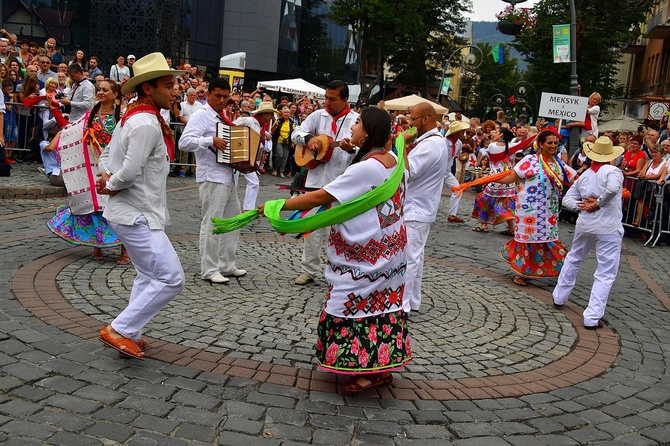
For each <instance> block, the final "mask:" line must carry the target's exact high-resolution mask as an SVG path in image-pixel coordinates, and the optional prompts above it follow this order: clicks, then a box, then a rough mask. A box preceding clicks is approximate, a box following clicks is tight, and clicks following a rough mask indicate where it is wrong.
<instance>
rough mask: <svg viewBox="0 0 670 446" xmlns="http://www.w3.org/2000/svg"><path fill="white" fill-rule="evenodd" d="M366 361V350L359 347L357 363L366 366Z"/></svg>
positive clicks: (368, 359) (367, 359)
mask: <svg viewBox="0 0 670 446" xmlns="http://www.w3.org/2000/svg"><path fill="white" fill-rule="evenodd" d="M368 361H370V358H369V357H368V352H367V351H365V349H361V352H360V353H359V355H358V364H359V365H360V366H361V367H367V366H368Z"/></svg>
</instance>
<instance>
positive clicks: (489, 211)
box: [472, 129, 520, 235]
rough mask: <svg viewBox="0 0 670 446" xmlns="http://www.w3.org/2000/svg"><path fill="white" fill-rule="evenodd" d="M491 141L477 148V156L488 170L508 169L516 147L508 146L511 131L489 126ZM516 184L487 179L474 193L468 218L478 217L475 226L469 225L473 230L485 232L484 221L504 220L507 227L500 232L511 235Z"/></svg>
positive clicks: (485, 223) (495, 171) (487, 230)
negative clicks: (488, 163)
mask: <svg viewBox="0 0 670 446" xmlns="http://www.w3.org/2000/svg"><path fill="white" fill-rule="evenodd" d="M490 135H491V144H489V146H488V148H486V149H481V150H480V151H479V153H480V156H482V157H487V158H488V159H489V161H490V169H491V173H492V174H495V173H499V172H503V171H505V170H509V169H510V168H511V167H512V164H513V158H510V155H512V154H513V153H516V152H517V151H518V148H519V147H520V145H518V146H517V148H516V149H513V148H511V147H510V145H509V142H510V141H511V140H512V139H513V138H514V134H512V132H510V131H509V130H507V129H502V130H497V129H494V130H491V133H490ZM515 200H516V187H515V185H513V184H500V183H489V184H487V185H486V188H484V191H483V192H480V193H478V194H477V196H476V198H475V206H474V209H473V210H472V218H476V219H477V220H478V221H479V226H476V227H474V228H472V230H473V231H475V232H489V228H488V225H493V226H495V225H498V224H500V223H502V222H504V221H506V222H507V230H505V231H503V232H502V233H501V234H504V235H514V208H515V207H516V202H515Z"/></svg>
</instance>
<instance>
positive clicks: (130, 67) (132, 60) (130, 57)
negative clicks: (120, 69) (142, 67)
mask: <svg viewBox="0 0 670 446" xmlns="http://www.w3.org/2000/svg"><path fill="white" fill-rule="evenodd" d="M126 62H128V70H130V77H133V76H135V72H134V71H133V64H134V63H135V55H134V54H128V57H126Z"/></svg>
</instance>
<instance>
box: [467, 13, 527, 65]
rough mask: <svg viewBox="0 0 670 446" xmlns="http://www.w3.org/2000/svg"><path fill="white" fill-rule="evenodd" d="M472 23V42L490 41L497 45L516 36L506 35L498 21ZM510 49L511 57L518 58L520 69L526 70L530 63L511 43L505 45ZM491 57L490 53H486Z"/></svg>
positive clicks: (490, 43) (474, 43)
mask: <svg viewBox="0 0 670 446" xmlns="http://www.w3.org/2000/svg"><path fill="white" fill-rule="evenodd" d="M471 23H472V43H473V45H476V44H478V43H488V44H489V45H491V46H492V47H493V46H496V44H497V43H509V42H512V41H513V40H514V36H506V35H505V34H502V33H501V32H500V31H498V30H497V29H496V26H498V22H471ZM505 46H506V48H507V49H508V50H509V54H510V57H512V58H516V60H517V65H518V67H519V71H526V68H527V67H528V63H527V62H526V61H525V60H523V57H522V56H521V54H520V53H519V52H518V51H517V50H515V49H514V48H512V47H511V46H509V45H505ZM486 56H487V57H491V56H490V55H488V54H487V55H486Z"/></svg>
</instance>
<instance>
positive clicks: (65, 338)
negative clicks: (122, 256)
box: [0, 165, 670, 446]
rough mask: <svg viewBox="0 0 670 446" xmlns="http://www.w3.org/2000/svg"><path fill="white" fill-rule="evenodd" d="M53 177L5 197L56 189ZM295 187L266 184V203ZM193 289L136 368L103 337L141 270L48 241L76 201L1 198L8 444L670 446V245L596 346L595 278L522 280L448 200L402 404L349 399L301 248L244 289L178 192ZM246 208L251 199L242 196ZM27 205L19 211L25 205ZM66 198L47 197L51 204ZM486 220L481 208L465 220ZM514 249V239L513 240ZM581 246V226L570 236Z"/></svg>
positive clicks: (29, 175) (275, 245) (391, 395)
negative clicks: (319, 362) (217, 272)
mask: <svg viewBox="0 0 670 446" xmlns="http://www.w3.org/2000/svg"><path fill="white" fill-rule="evenodd" d="M33 171H35V169H34V166H30V165H19V166H17V167H15V169H14V171H13V176H12V177H10V178H2V179H0V196H9V192H10V191H13V192H15V191H16V190H17V188H22V189H23V190H25V193H24V195H23V196H31V194H32V193H33V188H44V187H46V186H48V184H46V183H45V181H42V180H44V178H42V177H40V176H39V173H38V172H36V171H35V172H33ZM288 181H289V180H279V179H277V178H274V177H269V176H265V177H262V178H261V183H262V187H261V194H260V197H261V199H268V198H277V197H280V196H283V195H284V194H285V192H279V191H277V185H278V184H281V183H285V182H288ZM168 188H169V194H168V198H169V207H170V212H171V214H172V218H173V225H172V226H171V227H170V228H169V229H168V234H169V235H170V238H171V239H172V240H173V243H174V245H175V247H176V249H177V252H178V253H179V256H180V258H181V260H182V264H183V266H184V270H185V272H186V277H187V285H186V289H185V290H184V291H183V292H182V293H181V294H180V295H179V296H178V297H177V298H175V299H174V300H173V302H172V303H171V304H170V305H169V306H168V307H166V308H165V309H164V311H162V312H161V313H160V314H159V315H158V317H156V318H155V319H154V320H153V321H152V322H151V323H150V324H149V325H148V326H147V330H146V336H147V338H148V339H149V346H148V350H147V354H148V357H149V359H147V360H145V361H136V360H128V359H121V358H120V357H119V356H118V355H117V354H116V353H115V352H114V351H113V350H111V349H109V348H105V347H104V346H103V345H102V344H100V343H99V342H98V341H97V340H96V337H97V330H99V328H100V327H102V326H103V324H105V323H108V322H109V321H110V320H111V319H112V317H113V316H114V315H115V314H117V313H118V311H119V309H120V308H123V307H124V306H125V300H126V299H127V297H128V295H129V289H130V286H131V284H132V280H133V276H134V269H133V268H132V267H128V266H120V265H116V263H115V262H114V260H115V258H116V256H117V255H118V250H114V249H113V250H108V251H106V259H105V261H102V262H100V261H94V260H92V259H91V257H90V254H91V250H90V248H81V247H72V246H70V245H68V244H66V243H65V242H63V241H61V240H60V239H58V238H57V237H55V236H53V235H52V234H51V233H49V231H48V230H47V229H46V226H45V222H46V221H47V219H48V218H49V217H50V216H51V215H52V213H53V210H54V208H55V207H56V206H57V205H59V204H61V203H63V202H64V199H63V198H31V199H4V200H0V228H2V236H0V247H1V249H2V253H3V255H2V257H1V258H0V265H1V267H2V270H3V271H4V272H5V276H6V277H7V279H8V281H6V282H2V283H0V389H2V393H1V394H0V442H3V443H4V444H9V445H15V444H21V445H23V444H61V445H79V444H81V445H88V444H91V445H95V444H104V445H109V444H128V445H138V446H139V445H150V444H153V445H187V444H188V445H200V444H203V445H204V444H217V445H286V446H289V445H300V444H322V445H343V444H351V445H410V444H417V445H422V446H423V445H428V446H430V445H458V446H470V445H485V446H488V445H492V446H496V445H578V444H599V445H656V444H670V404H668V403H669V401H670V377H669V376H668V373H667V371H666V368H667V365H668V363H669V361H670V359H669V350H670V347H668V343H667V341H666V340H667V339H668V335H669V333H668V332H669V330H668V326H669V324H668V323H669V322H670V317H669V316H668V309H669V308H670V297H669V294H670V278H669V276H668V272H667V267H666V263H667V261H666V259H667V258H668V255H669V251H668V248H667V246H665V245H662V246H660V247H657V248H653V249H652V248H644V247H643V246H642V243H640V242H638V241H637V240H636V239H635V238H634V237H627V238H626V239H625V246H624V251H623V257H622V262H621V269H620V272H619V278H618V280H617V282H616V284H615V287H614V289H613V291H612V295H611V296H610V302H609V304H608V308H607V314H606V317H605V322H606V325H607V327H606V328H605V329H603V330H598V331H595V332H592V331H587V330H584V329H583V327H582V321H581V311H582V308H583V307H584V305H585V303H586V300H587V299H588V292H589V288H590V282H591V280H592V279H591V276H592V274H593V272H594V270H595V260H594V258H593V256H591V257H590V258H589V259H588V261H587V263H586V264H585V267H584V271H583V272H582V273H581V274H580V276H579V280H578V283H577V287H576V289H575V293H574V296H575V297H574V300H573V301H572V302H570V303H569V304H567V305H566V306H565V307H564V308H563V309H562V310H560V311H559V310H556V309H554V308H553V306H552V305H551V296H550V293H551V289H552V285H553V282H552V281H531V284H530V285H529V286H527V287H525V288H521V287H518V286H515V285H513V284H512V282H511V280H510V279H511V274H510V273H509V271H508V268H507V267H506V264H505V263H504V262H503V261H502V260H501V259H500V257H499V255H498V252H499V250H500V249H501V248H502V246H503V245H504V243H505V242H506V241H507V240H508V238H507V237H505V236H503V235H500V234H498V233H496V232H492V233H490V234H478V233H474V232H472V231H470V230H469V228H470V226H471V225H472V224H470V223H468V224H465V225H463V224H461V225H458V224H456V225H454V224H447V223H446V206H447V205H448V203H449V198H448V197H447V196H445V197H443V200H442V205H441V208H440V212H439V214H438V221H437V222H436V224H435V225H434V226H433V229H432V230H431V234H430V238H429V241H428V246H427V249H426V268H425V273H424V298H423V299H424V301H423V304H422V308H421V311H420V313H412V315H411V318H410V333H411V336H412V338H413V339H412V341H413V354H414V360H413V362H412V364H411V365H409V366H408V367H406V368H405V370H404V371H402V372H400V373H396V374H395V380H394V382H393V385H392V386H391V387H390V388H386V389H378V390H373V391H370V392H368V393H366V394H364V395H360V396H356V397H352V396H342V395H338V394H337V391H336V384H337V378H336V377H335V376H334V375H332V374H327V373H322V372H319V371H317V370H316V369H315V365H314V357H313V352H314V350H313V344H314V340H315V328H316V322H317V315H318V312H319V310H320V308H321V306H322V304H323V299H324V296H325V282H324V281H323V280H318V281H317V282H316V283H315V284H312V285H308V286H306V287H297V286H295V285H294V284H293V279H294V277H295V276H296V275H297V273H298V269H299V257H300V252H301V243H300V242H299V241H297V240H295V239H294V238H293V237H291V236H286V237H283V238H282V237H279V236H278V235H276V234H275V233H274V232H273V231H272V230H271V229H270V228H269V226H268V225H267V222H265V221H258V222H255V223H253V224H252V225H250V226H249V227H247V228H245V229H244V230H243V231H242V237H241V241H240V245H239V250H238V266H239V267H242V268H245V269H248V270H249V274H248V275H247V276H245V277H242V278H240V279H236V280H232V281H231V283H230V284H228V285H219V286H213V285H210V284H209V283H208V282H205V281H202V280H201V279H200V278H199V274H198V271H199V267H198V253H197V233H198V230H199V221H200V219H199V206H198V192H197V187H196V185H195V182H194V180H193V179H192V178H185V179H181V178H169V179H168ZM240 193H242V190H240ZM15 196H18V195H15ZM45 197H46V195H45ZM471 208H472V195H467V194H466V197H465V198H464V200H463V201H462V204H461V209H460V214H461V215H462V216H465V215H467V214H468V212H469V210H470V209H471ZM496 229H497V231H498V232H499V231H501V230H502V229H504V228H502V227H498V228H496ZM560 232H561V236H562V240H563V241H564V243H565V244H566V245H567V246H569V245H570V242H571V237H572V227H571V226H569V225H561V227H560Z"/></svg>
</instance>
